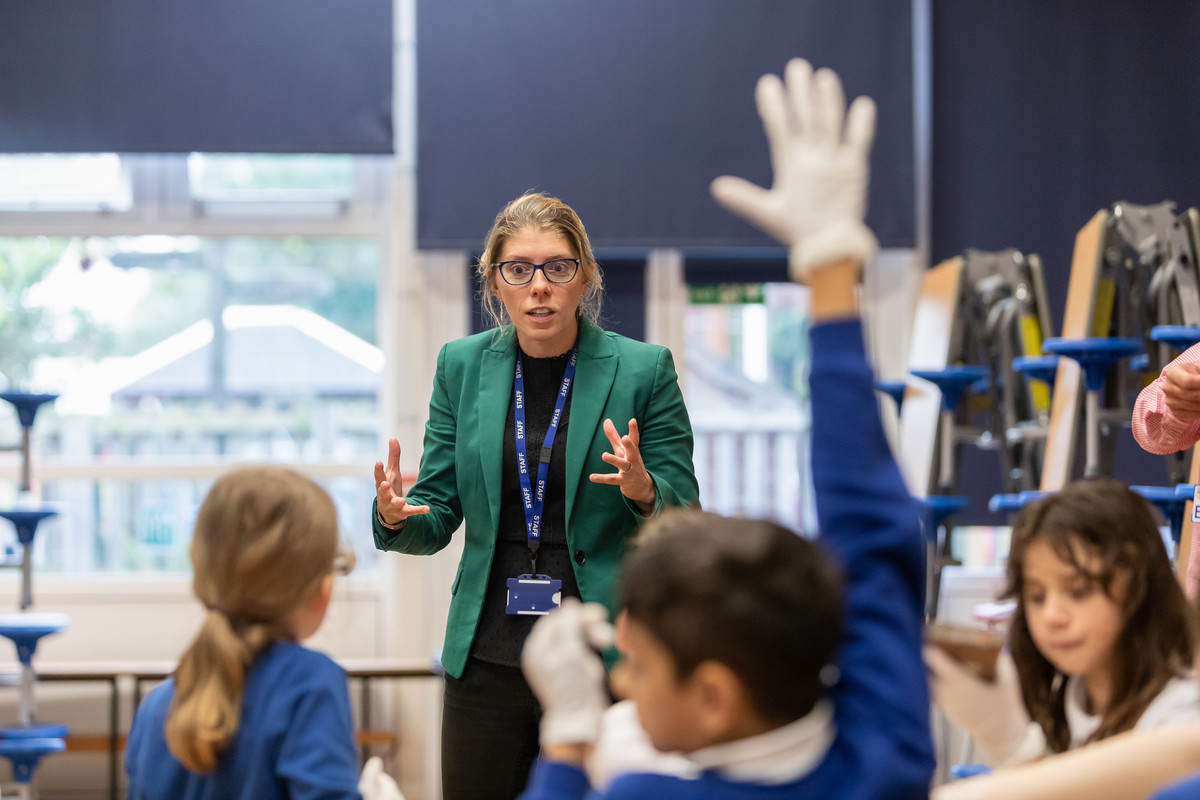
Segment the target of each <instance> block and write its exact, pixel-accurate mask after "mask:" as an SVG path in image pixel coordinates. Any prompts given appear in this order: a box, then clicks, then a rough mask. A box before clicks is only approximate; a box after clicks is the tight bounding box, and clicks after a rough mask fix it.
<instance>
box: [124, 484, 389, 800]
mask: <svg viewBox="0 0 1200 800" xmlns="http://www.w3.org/2000/svg"><path fill="white" fill-rule="evenodd" d="M337 531H338V524H337V513H336V511H335V509H334V505H333V502H332V501H331V500H330V498H329V496H328V495H327V494H326V493H325V492H324V490H322V489H321V488H320V487H319V486H317V484H315V483H314V482H313V481H311V480H310V479H308V478H306V477H304V476H303V475H300V474H299V473H296V472H293V471H291V470H288V469H283V468H280V467H270V466H259V467H245V468H241V469H238V470H235V471H234V472H231V473H229V474H227V475H225V476H224V477H222V478H221V479H220V480H218V481H217V482H216V484H214V485H213V487H212V490H211V491H210V492H209V494H208V496H207V497H206V498H205V500H204V502H203V503H202V504H201V506H200V511H199V513H198V515H197V518H196V526H195V532H194V535H193V538H192V549H191V556H192V566H193V570H194V578H193V581H192V587H193V590H194V591H195V593H196V597H197V598H198V599H199V600H200V602H201V603H203V604H204V608H205V614H204V621H203V623H202V624H201V626H200V630H199V631H198V632H197V634H196V637H195V639H193V641H192V643H191V645H190V646H189V647H188V649H187V650H186V651H185V652H184V654H183V656H182V657H181V658H180V660H179V666H178V668H177V669H176V671H175V674H174V676H173V677H172V678H170V679H169V680H167V681H165V682H164V683H163V684H162V685H160V686H158V687H157V688H155V689H154V691H152V692H151V693H150V694H149V695H148V696H147V697H146V700H145V701H144V702H143V703H142V705H141V707H140V708H139V709H138V711H137V714H136V716H135V718H134V721H133V726H132V729H131V730H130V735H129V743H128V747H127V749H126V771H127V773H128V776H129V793H128V797H129V798H130V800H145V799H148V798H165V797H170V798H176V799H177V800H193V799H195V800H199V799H200V798H245V799H246V800H250V798H253V799H254V800H272V798H291V799H292V800H296V799H297V798H328V799H329V800H334V799H335V798H336V799H337V800H357V798H364V797H365V798H366V800H395V799H396V798H400V793H399V790H398V789H397V788H396V785H395V783H394V782H393V781H392V780H391V778H389V777H388V776H387V775H385V774H383V773H382V772H381V767H380V764H379V760H378V759H372V760H371V763H369V764H368V766H367V768H366V769H365V770H364V772H363V776H362V786H361V789H362V791H361V792H360V778H359V774H358V752H357V748H356V745H355V741H354V727H353V723H352V720H351V715H350V698H349V691H348V688H347V686H346V675H345V672H344V671H343V670H342V669H341V667H339V666H338V665H337V664H336V663H334V662H333V661H332V660H331V659H330V658H329V657H328V656H325V655H323V654H321V653H317V652H315V651H313V650H308V649H307V648H305V647H302V646H301V645H300V644H299V642H300V641H302V640H304V639H306V638H308V637H309V636H312V635H313V634H314V633H316V631H317V629H318V628H319V627H320V626H321V623H322V621H323V620H324V618H325V611H326V609H327V608H328V606H329V600H330V596H331V594H332V592H333V576H334V573H335V572H336V571H339V567H340V568H342V569H345V568H346V567H347V566H352V564H347V559H346V557H345V556H344V555H342V554H341V553H339V549H338V532H337Z"/></svg>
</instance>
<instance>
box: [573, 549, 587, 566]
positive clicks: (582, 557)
mask: <svg viewBox="0 0 1200 800" xmlns="http://www.w3.org/2000/svg"><path fill="white" fill-rule="evenodd" d="M585 561H587V553H585V552H583V551H582V550H576V551H575V563H576V564H580V565H582V564H583V562H585Z"/></svg>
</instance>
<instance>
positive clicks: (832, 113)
mask: <svg viewBox="0 0 1200 800" xmlns="http://www.w3.org/2000/svg"><path fill="white" fill-rule="evenodd" d="M785 82H786V84H785ZM755 99H756V100H757V102H758V115H759V117H761V118H762V122H763V128H764V129H765V130H766V133H767V144H768V145H769V147H770V151H771V167H772V169H773V171H774V174H775V178H774V182H773V183H772V185H771V189H770V191H768V190H766V189H763V188H762V187H759V186H755V185H754V184H752V183H750V182H749V181H746V180H744V179H742V178H735V177H733V176H730V175H723V176H721V177H720V178H717V179H716V180H714V181H713V182H712V194H713V197H714V198H716V200H717V202H719V203H720V204H721V205H723V206H725V208H727V209H729V210H730V211H732V212H733V213H734V214H737V215H738V216H740V217H742V218H743V219H745V220H746V221H747V222H749V223H751V224H752V225H755V226H756V227H758V228H760V229H762V230H763V231H764V232H766V233H767V234H769V235H771V236H773V237H775V238H776V239H778V240H779V241H780V242H781V243H782V244H785V245H788V246H789V248H790V250H789V257H788V262H789V271H790V273H791V276H792V280H794V281H797V282H799V283H804V282H806V281H807V279H808V273H809V271H810V270H812V269H814V268H817V267H820V266H822V265H824V264H829V263H832V262H835V261H840V260H842V259H847V258H848V259H852V260H854V261H856V262H858V263H860V264H863V263H866V261H867V260H869V259H870V258H871V256H872V255H873V254H874V253H875V251H876V249H878V247H879V243H878V242H877V241H876V240H875V236H874V234H872V233H871V231H870V229H869V228H867V226H866V225H864V224H863V219H864V218H865V216H866V204H867V172H868V169H867V167H868V165H867V162H868V158H869V156H870V153H871V143H872V141H873V140H874V138H875V103H874V101H872V100H871V98H869V97H859V98H858V99H856V100H855V101H854V103H853V104H851V106H850V111H849V113H846V98H845V95H844V94H843V93H842V84H841V81H840V80H839V79H838V76H837V73H835V72H833V71H832V70H829V69H821V70H818V71H817V72H816V74H814V73H813V70H812V65H810V64H809V63H808V62H807V61H805V60H804V59H801V58H795V59H792V60H791V61H789V62H788V64H787V67H786V69H785V70H784V81H781V80H780V79H779V78H778V77H777V76H775V75H764V76H762V77H761V78H760V79H759V81H758V88H757V89H756V91H755Z"/></svg>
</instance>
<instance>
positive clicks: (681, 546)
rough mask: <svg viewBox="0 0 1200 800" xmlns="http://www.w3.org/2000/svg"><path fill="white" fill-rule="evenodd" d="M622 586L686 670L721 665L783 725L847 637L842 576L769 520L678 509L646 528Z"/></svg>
mask: <svg viewBox="0 0 1200 800" xmlns="http://www.w3.org/2000/svg"><path fill="white" fill-rule="evenodd" d="M620 585H621V589H620V592H621V598H620V600H621V606H622V607H623V608H624V610H625V611H626V613H627V614H628V615H629V617H630V619H633V620H636V621H637V622H638V623H639V624H641V625H643V626H645V627H646V628H647V629H648V630H649V631H650V632H651V633H652V634H653V635H654V637H655V638H656V639H658V640H659V641H660V642H661V643H662V644H663V646H664V647H665V648H666V649H667V651H668V652H669V653H670V654H671V658H672V660H673V661H674V664H675V674H676V676H677V677H678V678H679V679H681V680H682V679H686V678H687V677H688V676H689V675H691V674H692V672H693V670H695V669H696V667H698V666H699V665H700V664H702V663H704V662H705V661H716V662H719V663H721V664H724V665H725V666H727V667H729V669H731V670H732V671H733V672H734V674H736V675H737V676H738V678H739V679H740V680H741V682H742V684H743V686H744V688H745V690H746V693H747V696H748V697H749V698H750V702H751V704H752V705H753V707H754V710H755V711H756V712H757V713H758V714H759V715H760V716H761V717H762V718H763V719H765V720H768V721H771V722H775V723H777V724H785V723H788V722H791V721H793V720H797V719H799V718H800V717H802V716H804V715H805V714H807V713H808V712H809V711H811V710H812V707H813V705H814V704H815V703H816V702H817V700H818V699H819V698H820V696H821V692H822V683H821V671H822V669H824V667H825V666H826V665H827V664H829V663H830V662H831V661H832V660H833V656H834V653H835V652H836V650H837V647H838V645H839V644H840V643H841V638H842V613H843V612H842V578H841V573H840V570H839V569H838V567H837V566H836V564H835V563H834V561H833V559H832V558H831V557H830V556H829V555H827V554H826V553H825V551H824V550H822V549H821V548H820V547H819V546H818V545H816V544H814V543H813V542H811V541H809V540H807V539H804V538H803V537H801V536H799V535H798V534H796V533H793V532H792V531H790V530H788V529H787V528H784V527H782V526H780V525H777V524H775V523H773V522H769V521H765V520H751V519H733V518H728V517H722V516H719V515H717V514H713V513H710V512H706V511H699V510H696V509H671V510H668V511H665V512H663V513H662V514H661V515H659V516H658V517H655V518H654V519H653V520H651V521H650V522H648V523H647V524H646V526H645V527H644V528H643V529H642V532H641V534H640V535H639V537H638V539H637V543H636V545H635V546H634V547H633V548H631V549H630V551H629V554H628V555H627V556H626V559H625V563H624V565H623V566H622V570H621V584H620Z"/></svg>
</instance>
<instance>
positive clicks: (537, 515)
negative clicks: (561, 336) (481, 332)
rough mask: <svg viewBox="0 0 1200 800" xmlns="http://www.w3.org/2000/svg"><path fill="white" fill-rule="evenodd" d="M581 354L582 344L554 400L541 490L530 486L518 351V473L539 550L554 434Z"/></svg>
mask: <svg viewBox="0 0 1200 800" xmlns="http://www.w3.org/2000/svg"><path fill="white" fill-rule="evenodd" d="M578 357H579V346H578V345H575V346H573V347H572V348H571V357H570V358H569V359H568V360H567V368H566V370H564V371H563V379H562V387H561V388H560V389H559V390H558V399H557V400H556V401H555V403H554V416H553V417H551V418H550V429H549V430H547V431H546V440H545V441H544V442H542V451H541V455H540V456H539V458H538V468H537V491H536V493H535V492H534V491H533V489H532V488H531V487H530V485H529V466H528V464H527V463H526V456H525V379H524V378H523V377H522V376H521V354H520V353H518V354H517V371H516V374H515V375H514V376H513V407H514V416H516V420H517V473H518V475H519V476H520V478H521V500H522V501H523V502H524V503H525V528H526V530H527V531H528V532H529V547H530V548H531V549H533V550H534V551H535V552H536V550H537V546H538V543H539V542H540V541H541V537H542V507H543V505H544V503H545V499H546V479H547V477H548V476H549V474H550V452H551V449H552V448H553V447H554V436H555V434H557V433H558V423H559V421H560V420H561V419H562V412H563V407H564V406H565V405H566V403H567V392H569V391H570V390H571V381H572V380H574V379H575V362H576V361H577V359H578Z"/></svg>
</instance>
